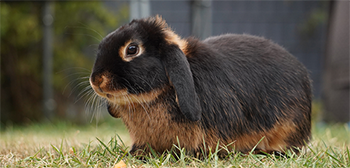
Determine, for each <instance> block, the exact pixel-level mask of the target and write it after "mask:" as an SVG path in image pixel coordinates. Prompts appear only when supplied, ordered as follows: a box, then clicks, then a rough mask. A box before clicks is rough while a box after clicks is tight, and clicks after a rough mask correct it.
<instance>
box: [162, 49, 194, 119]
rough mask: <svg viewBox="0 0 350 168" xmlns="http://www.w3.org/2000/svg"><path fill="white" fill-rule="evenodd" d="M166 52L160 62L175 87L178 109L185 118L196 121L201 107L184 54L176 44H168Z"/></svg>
mask: <svg viewBox="0 0 350 168" xmlns="http://www.w3.org/2000/svg"><path fill="white" fill-rule="evenodd" d="M166 53H167V54H165V55H164V56H163V57H162V62H163V64H164V67H165V69H166V72H167V75H168V78H169V82H170V83H171V85H172V86H173V87H174V89H175V92H176V96H177V103H178V105H179V107H180V110H181V112H182V114H183V115H184V116H185V117H186V118H187V119H189V120H191V121H197V120H199V119H201V107H200V102H199V98H198V96H197V94H196V91H195V86H194V81H193V76H192V72H191V70H190V65H189V63H188V61H187V59H186V56H185V54H184V53H183V52H182V50H181V49H180V48H179V47H178V46H177V45H170V46H169V48H167V50H166Z"/></svg>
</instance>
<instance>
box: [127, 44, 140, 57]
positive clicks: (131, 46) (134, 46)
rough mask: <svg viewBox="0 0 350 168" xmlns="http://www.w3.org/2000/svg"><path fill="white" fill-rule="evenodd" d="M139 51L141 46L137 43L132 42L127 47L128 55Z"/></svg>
mask: <svg viewBox="0 0 350 168" xmlns="http://www.w3.org/2000/svg"><path fill="white" fill-rule="evenodd" d="M138 53H139V46H138V45H137V44H134V43H131V44H129V45H128V47H127V49H126V55H127V56H135V55H137V54H138Z"/></svg>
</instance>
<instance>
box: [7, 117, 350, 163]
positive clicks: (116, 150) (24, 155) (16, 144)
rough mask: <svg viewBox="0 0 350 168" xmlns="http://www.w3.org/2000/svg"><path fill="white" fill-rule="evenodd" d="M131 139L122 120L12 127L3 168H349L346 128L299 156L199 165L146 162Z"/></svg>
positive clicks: (323, 134)
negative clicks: (121, 166)
mask: <svg viewBox="0 0 350 168" xmlns="http://www.w3.org/2000/svg"><path fill="white" fill-rule="evenodd" d="M130 145H131V142H130V138H129V135H128V133H127V131H126V129H125V126H124V125H123V124H122V123H121V121H120V120H115V119H114V120H112V119H111V120H108V121H101V122H99V124H97V125H96V124H91V125H81V126H79V125H73V124H70V123H67V122H54V123H51V124H33V125H29V126H25V127H7V128H5V129H3V130H2V131H1V135H0V165H1V167H113V166H114V165H115V164H116V163H118V162H119V161H121V160H123V161H124V162H125V163H126V164H127V166H128V167H350V132H349V128H348V127H347V125H344V124H343V125H341V124H336V125H328V126H322V127H315V126H314V127H313V140H312V141H311V143H310V144H309V146H308V148H307V149H306V150H303V151H301V154H300V155H298V156H296V155H294V154H293V153H289V155H290V156H291V157H289V158H283V157H277V156H274V155H270V156H265V155H253V154H249V155H243V154H239V153H233V152H231V153H229V155H228V156H227V157H226V158H224V159H220V158H219V157H218V155H217V154H216V152H214V153H211V154H209V155H208V157H206V158H204V159H202V160H198V159H196V158H193V157H191V156H187V155H185V154H184V153H185V151H184V149H181V148H178V150H181V151H182V152H181V153H180V154H179V155H171V154H164V155H162V156H155V155H152V154H150V155H149V156H146V160H147V161H146V162H144V161H141V160H139V159H136V158H135V157H131V156H129V155H128V150H129V149H130Z"/></svg>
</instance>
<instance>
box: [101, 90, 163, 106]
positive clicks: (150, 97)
mask: <svg viewBox="0 0 350 168" xmlns="http://www.w3.org/2000/svg"><path fill="white" fill-rule="evenodd" d="M162 92H163V91H162V90H153V91H150V92H148V93H140V94H132V93H128V92H127V90H126V89H125V90H121V91H113V92H109V93H105V94H103V95H101V97H104V98H106V99H107V100H108V101H109V102H111V103H113V104H116V105H128V104H133V103H137V104H143V103H149V102H152V101H154V100H156V99H157V97H158V96H159V95H160V94H161V93H162Z"/></svg>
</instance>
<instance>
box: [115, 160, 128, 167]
mask: <svg viewBox="0 0 350 168" xmlns="http://www.w3.org/2000/svg"><path fill="white" fill-rule="evenodd" d="M114 168H126V164H125V163H124V161H123V160H121V161H120V162H119V163H117V164H116V165H114Z"/></svg>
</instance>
